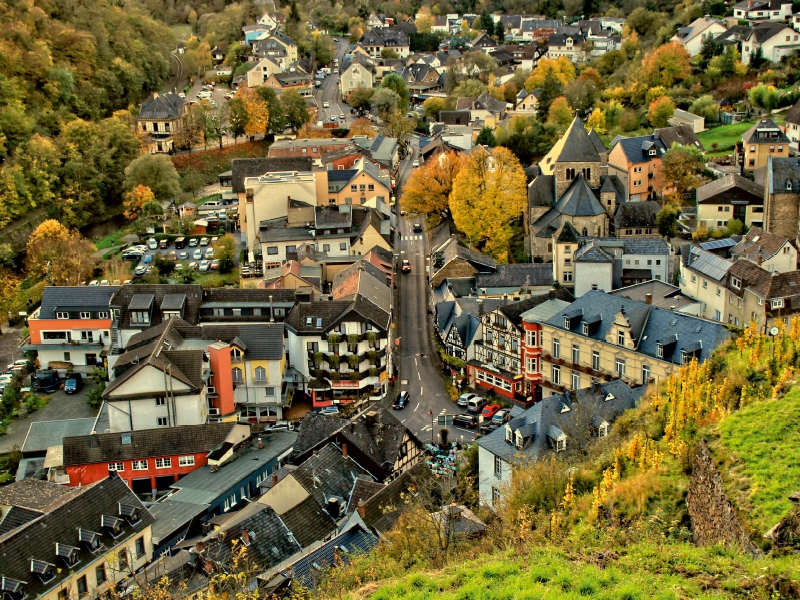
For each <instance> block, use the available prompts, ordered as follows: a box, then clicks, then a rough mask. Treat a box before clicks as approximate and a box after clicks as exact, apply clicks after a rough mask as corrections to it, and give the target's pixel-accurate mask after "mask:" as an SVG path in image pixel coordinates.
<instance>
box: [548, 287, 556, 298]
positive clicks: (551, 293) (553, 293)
mask: <svg viewBox="0 0 800 600" xmlns="http://www.w3.org/2000/svg"><path fill="white" fill-rule="evenodd" d="M547 297H548V298H550V300H555V299H556V290H555V288H550V289H549V290H548V292H547Z"/></svg>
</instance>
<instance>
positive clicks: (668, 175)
mask: <svg viewBox="0 0 800 600" xmlns="http://www.w3.org/2000/svg"><path fill="white" fill-rule="evenodd" d="M705 168H706V163H705V158H704V157H703V153H702V152H700V149H699V148H696V147H695V146H679V145H678V144H677V142H675V143H673V144H672V147H671V148H670V149H669V150H667V153H666V154H665V155H664V157H663V158H662V159H661V173H662V174H663V176H664V181H665V184H666V187H670V188H672V193H671V194H670V197H671V199H672V200H673V201H674V202H675V203H676V204H680V203H681V201H682V199H683V196H684V194H686V193H687V192H689V191H691V190H693V189H695V188H697V187H698V186H699V185H701V184H702V182H703V177H702V175H703V173H704V172H705Z"/></svg>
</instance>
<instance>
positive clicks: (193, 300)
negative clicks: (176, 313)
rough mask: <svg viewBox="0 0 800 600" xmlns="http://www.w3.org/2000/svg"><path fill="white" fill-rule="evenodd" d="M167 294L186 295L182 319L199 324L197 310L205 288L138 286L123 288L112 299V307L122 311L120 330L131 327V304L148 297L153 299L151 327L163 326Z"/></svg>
mask: <svg viewBox="0 0 800 600" xmlns="http://www.w3.org/2000/svg"><path fill="white" fill-rule="evenodd" d="M167 294H185V295H186V304H185V305H184V307H183V314H182V315H181V318H182V319H183V320H184V321H186V322H187V323H190V324H192V325H194V324H195V323H197V309H198V307H199V306H200V302H201V300H202V298H203V287H202V286H201V285H196V284H189V285H182V284H181V285H179V284H141V285H139V284H137V285H123V286H121V287H120V288H119V290H118V291H117V292H116V293H115V294H114V296H113V297H112V298H111V306H113V307H114V308H119V310H120V315H119V319H118V322H119V328H120V329H129V328H130V327H131V322H130V312H131V311H130V309H129V306H130V304H131V302H134V303H135V302H138V301H139V299H143V298H144V297H146V296H152V297H153V302H152V307H151V309H150V327H152V326H154V325H159V324H161V323H162V322H163V321H164V320H165V319H164V318H163V315H162V311H161V303H162V302H163V301H164V297H165V296H166V295H167ZM136 296H139V298H136ZM145 310H146V309H145ZM167 320H168V319H167Z"/></svg>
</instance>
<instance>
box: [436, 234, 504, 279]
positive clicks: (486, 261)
mask: <svg viewBox="0 0 800 600" xmlns="http://www.w3.org/2000/svg"><path fill="white" fill-rule="evenodd" d="M456 259H460V260H464V261H467V262H469V263H471V264H472V265H473V266H475V267H476V268H478V267H480V268H482V269H483V270H487V269H490V270H494V269H495V268H496V267H497V263H496V262H495V260H494V259H493V258H492V257H491V256H487V255H485V254H482V253H480V252H478V251H477V250H472V249H470V248H467V247H466V246H465V245H464V244H463V243H462V242H461V241H460V240H459V239H457V238H454V237H451V238H450V240H449V241H448V242H446V243H445V244H443V245H442V246H440V247H439V249H438V250H437V251H436V253H435V254H434V261H433V262H434V263H435V264H434V266H433V268H434V270H435V271H438V270H439V269H441V268H442V267H443V266H444V265H446V264H447V263H449V262H450V261H453V260H456ZM437 264H438V265H439V266H438V267H437V266H436V265H437Z"/></svg>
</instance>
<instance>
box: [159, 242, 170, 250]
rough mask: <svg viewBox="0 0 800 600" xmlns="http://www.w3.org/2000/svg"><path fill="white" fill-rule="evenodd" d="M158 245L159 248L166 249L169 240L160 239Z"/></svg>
mask: <svg viewBox="0 0 800 600" xmlns="http://www.w3.org/2000/svg"><path fill="white" fill-rule="evenodd" d="M158 247H159V248H160V249H161V250H166V249H167V248H169V240H161V241H160V242H158Z"/></svg>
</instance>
